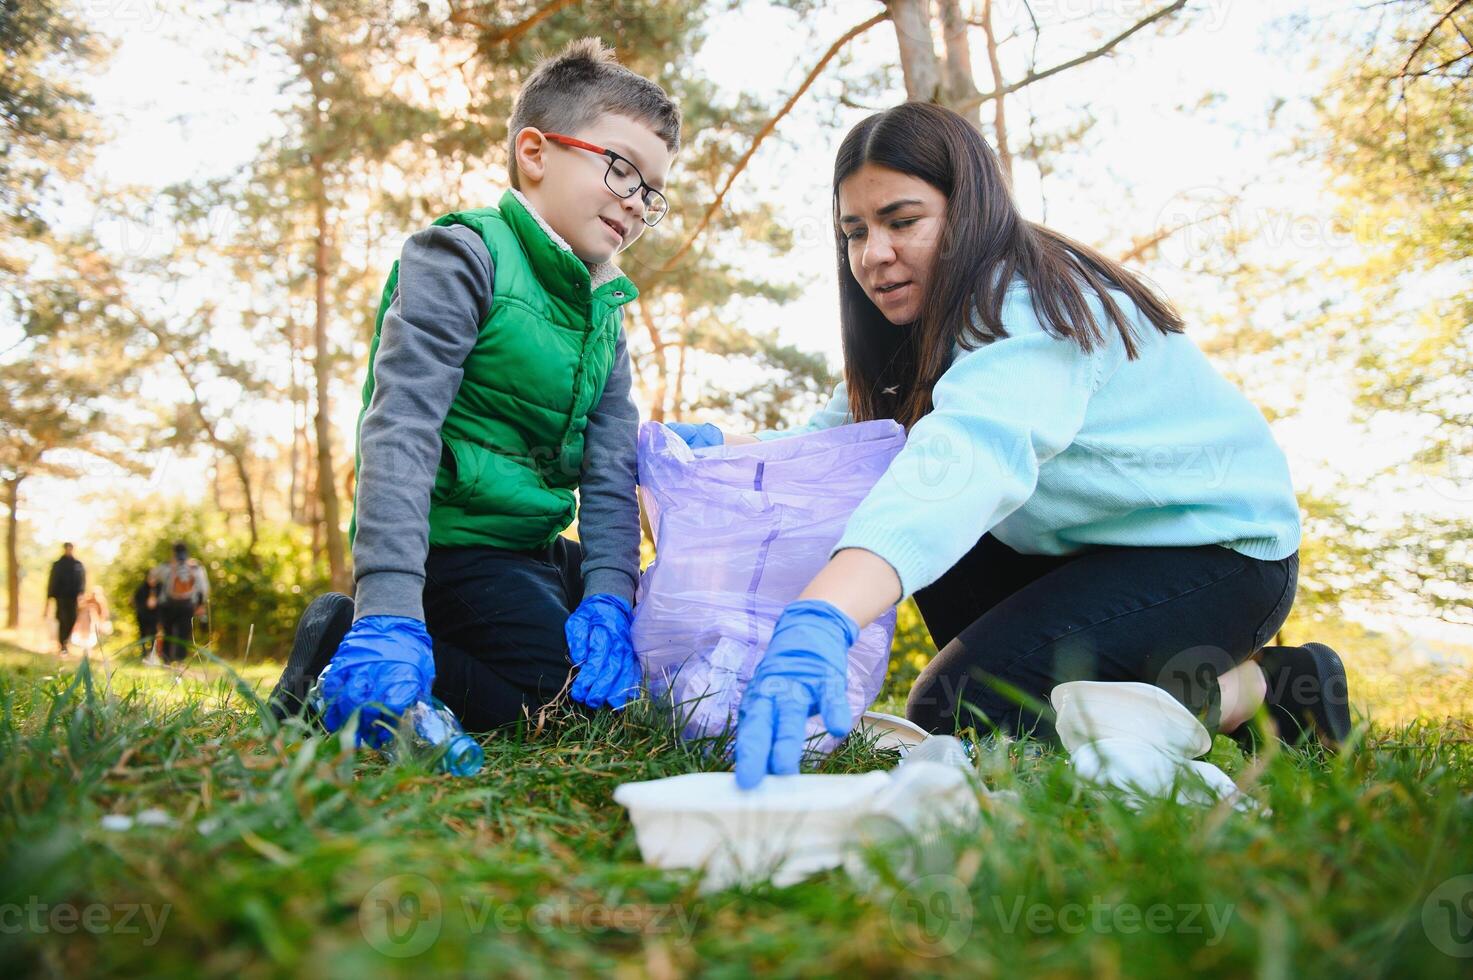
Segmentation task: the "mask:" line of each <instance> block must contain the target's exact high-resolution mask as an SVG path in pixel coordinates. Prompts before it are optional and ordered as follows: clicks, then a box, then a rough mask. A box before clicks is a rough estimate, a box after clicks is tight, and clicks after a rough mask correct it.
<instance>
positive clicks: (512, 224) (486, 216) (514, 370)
mask: <svg viewBox="0 0 1473 980" xmlns="http://www.w3.org/2000/svg"><path fill="white" fill-rule="evenodd" d="M434 223H435V224H437V225H449V224H461V225H465V226H466V227H468V228H472V229H474V230H475V231H476V232H477V233H478V234H479V235H480V236H481V239H482V241H484V242H485V243H486V248H487V249H488V250H489V251H490V253H491V261H492V263H493V267H494V269H495V284H494V288H493V298H492V302H491V310H490V312H489V313H488V314H487V316H486V319H485V322H483V323H482V324H481V327H480V332H479V334H478V335H477V337H476V344H475V347H474V348H473V349H472V350H471V352H470V355H469V356H468V357H467V358H466V360H465V364H464V365H463V368H464V371H465V375H464V378H463V379H462V381H461V384H460V390H459V391H458V392H457V393H456V395H455V400H454V401H453V402H452V403H451V405H450V411H449V414H447V415H446V417H445V422H444V424H443V425H442V426H441V428H440V441H441V455H440V466H439V470H438V471H437V473H436V474H435V485H434V490H433V491H432V493H431V495H430V539H429V540H430V545H431V546H432V547H465V546H469V545H489V546H492V547H497V548H514V549H518V550H524V549H529V548H540V547H543V546H545V545H547V544H549V543H550V542H551V541H552V540H553V539H554V538H556V537H557V535H558V534H559V533H560V532H561V531H562V530H563V529H564V528H566V527H567V526H568V525H569V524H571V523H572V522H573V517H574V514H575V512H576V503H575V500H574V497H573V491H574V489H575V488H576V487H577V486H578V479H579V473H580V470H581V468H582V464H583V432H584V430H585V429H586V428H587V427H588V413H589V412H590V411H591V410H592V409H593V407H594V406H595V405H597V404H598V401H599V398H600V397H601V396H602V395H603V390H604V385H605V384H606V383H607V381H608V378H609V372H610V371H611V370H612V369H613V365H614V347H615V342H616V340H617V339H618V331H619V320H620V312H619V310H620V308H621V307H622V306H623V305H624V304H625V303H628V302H629V301H631V300H632V299H634V298H635V296H636V295H638V294H637V292H636V290H635V288H634V284H633V283H631V282H630V281H629V280H628V279H627V278H626V277H624V276H617V277H615V278H614V279H612V280H610V281H609V282H606V283H603V284H602V285H600V286H599V287H598V288H597V289H593V288H592V280H591V279H590V278H589V272H588V267H587V266H586V265H584V264H583V262H582V260H580V259H579V258H578V257H577V256H576V255H574V254H573V253H572V252H571V251H569V250H568V249H566V248H564V247H563V246H561V245H559V244H558V243H557V242H555V241H553V240H552V238H550V237H549V236H548V234H547V232H546V231H545V230H544V229H543V227H542V225H540V224H539V223H538V220H537V218H536V217H534V216H533V215H532V214H531V213H530V212H529V211H528V210H527V208H526V207H525V206H524V205H523V204H522V202H521V201H519V200H517V198H516V196H515V195H514V194H513V193H512V192H511V191H507V192H506V194H505V195H503V197H502V198H501V202H500V204H498V205H497V206H496V207H494V208H480V209H477V210H474V211H456V212H454V213H453V214H447V215H445V216H443V217H441V218H437V219H436V220H435V222H434ZM398 282H399V263H398V262H397V261H396V262H395V263H394V266H393V268H392V269H391V270H390V272H389V279H388V282H386V283H385V284H384V291H383V296H382V298H381V299H380V300H379V307H378V315H377V316H376V317H375V319H374V325H373V342H372V344H371V345H370V346H369V350H368V374H367V377H366V378H365V379H364V381H363V408H362V410H361V411H360V412H359V414H358V431H359V432H360V433H361V431H362V428H363V413H364V412H366V411H367V410H368V405H369V402H370V401H371V400H372V399H373V387H374V383H373V361H374V357H375V355H376V354H377V353H378V346H379V336H380V331H381V330H382V329H383V323H384V313H385V312H386V311H387V310H388V308H389V303H390V302H391V300H392V299H393V296H394V290H395V288H396V287H397V285H398ZM354 441H355V447H356V445H357V442H358V440H357V439H356V438H355V440H354ZM360 466H361V457H360V456H359V455H358V453H357V452H356V451H355V454H354V468H355V473H356V472H357V471H358V469H359V468H360ZM357 527H358V514H357V500H356V494H355V500H354V513H353V520H352V522H351V523H350V525H349V528H348V539H349V542H350V544H351V542H352V540H353V538H354V536H355V535H356V533H357Z"/></svg>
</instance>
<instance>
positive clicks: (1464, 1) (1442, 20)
mask: <svg viewBox="0 0 1473 980" xmlns="http://www.w3.org/2000/svg"><path fill="white" fill-rule="evenodd" d="M1469 2H1470V0H1458V2H1457V3H1455V4H1453V5H1452V6H1451V7H1449V8H1447V11H1446V12H1445V13H1444V14H1443V15H1442V16H1441V17H1439V18H1437V22H1436V23H1435V24H1433V25H1432V26H1431V27H1429V28H1427V33H1425V34H1423V35H1422V39H1421V40H1420V41H1418V42H1417V43H1416V45H1414V46H1413V47H1412V52H1411V54H1409V55H1407V60H1406V61H1405V62H1404V63H1403V64H1402V66H1401V72H1400V74H1402V75H1406V74H1408V72H1407V69H1408V68H1410V67H1411V66H1412V62H1413V61H1415V60H1417V55H1419V54H1421V53H1422V49H1423V48H1425V47H1426V46H1427V45H1429V44H1431V43H1432V37H1433V35H1435V34H1436V33H1437V31H1438V29H1439V28H1441V27H1442V25H1443V24H1446V23H1447V22H1448V21H1450V20H1452V17H1453V14H1455V13H1457V12H1458V11H1459V10H1462V9H1463V8H1464V7H1465V6H1467V5H1468V3H1469ZM1453 26H1454V27H1457V23H1456V22H1454V23H1453ZM1461 60H1462V56H1460V57H1458V58H1455V59H1454V61H1461Z"/></svg>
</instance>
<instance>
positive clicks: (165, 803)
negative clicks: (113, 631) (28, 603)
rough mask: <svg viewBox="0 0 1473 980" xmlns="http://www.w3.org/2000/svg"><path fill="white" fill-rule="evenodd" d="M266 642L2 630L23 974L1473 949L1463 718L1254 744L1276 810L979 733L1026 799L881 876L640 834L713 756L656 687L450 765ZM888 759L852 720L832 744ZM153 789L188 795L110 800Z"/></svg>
mask: <svg viewBox="0 0 1473 980" xmlns="http://www.w3.org/2000/svg"><path fill="white" fill-rule="evenodd" d="M109 671H110V673H109ZM272 673H273V671H272V668H270V667H269V666H262V667H255V668H252V669H251V670H250V671H248V672H247V674H246V676H245V677H244V678H238V677H236V676H232V672H230V671H228V670H226V669H223V668H222V667H220V666H218V665H217V666H208V665H206V666H204V667H200V668H194V669H192V670H191V672H190V676H187V677H181V678H179V679H178V680H176V679H175V677H174V675H173V674H172V673H170V672H167V671H161V670H157V669H154V670H148V669H144V668H128V667H115V666H113V665H108V666H107V667H105V668H104V667H103V666H97V667H90V666H89V667H81V666H80V665H79V664H78V663H77V662H76V661H72V662H62V661H57V660H55V659H53V658H49V657H40V656H35V655H31V654H27V653H25V652H22V651H20V650H18V649H17V648H14V647H6V646H5V645H3V644H0V799H3V803H0V840H3V842H4V843H3V845H0V848H3V850H0V972H3V974H4V975H6V976H20V975H61V974H67V975H77V974H92V973H109V974H144V973H147V974H151V975H153V974H159V975H171V974H190V975H199V974H203V975H210V976H232V977H233V976H245V977H252V976H274V975H280V974H292V975H299V976H300V975H306V976H321V977H338V976H342V977H361V976H364V975H367V974H373V975H377V974H381V973H395V974H403V975H412V976H426V975H438V974H443V973H477V974H484V973H496V974H512V975H526V976H537V975H542V974H546V973H552V972H559V973H561V972H566V971H578V972H582V971H599V972H614V973H621V974H632V975H645V974H653V975H655V976H675V975H683V974H688V973H709V974H718V975H729V976H733V977H736V976H746V975H748V974H750V973H752V972H754V971H764V972H773V973H779V974H823V975H828V974H838V973H851V974H856V973H858V974H894V973H926V974H937V973H939V974H950V975H956V976H968V977H976V976H984V977H985V976H1008V977H1020V976H1034V975H1039V974H1045V975H1066V976H1089V977H1110V976H1144V975H1168V974H1169V975H1180V974H1186V973H1190V974H1208V975H1226V976H1243V975H1248V974H1259V975H1264V976H1290V975H1300V974H1307V975H1327V974H1334V975H1337V976H1341V975H1355V976H1361V975H1366V976H1374V975H1386V974H1394V975H1397V976H1403V975H1411V976H1417V975H1420V976H1438V975H1442V976H1453V975H1458V974H1459V973H1460V972H1462V973H1463V975H1466V973H1465V972H1464V971H1466V970H1467V968H1468V966H1469V965H1470V962H1473V961H1469V960H1466V959H1458V958H1454V957H1452V956H1450V955H1448V954H1447V953H1445V952H1443V951H1441V950H1440V949H1439V947H1438V945H1437V944H1436V943H1435V942H1434V940H1436V941H1438V942H1441V943H1442V946H1443V947H1444V948H1451V949H1453V950H1454V951H1461V952H1465V953H1473V939H1470V940H1469V942H1468V943H1465V944H1464V945H1463V946H1461V947H1458V946H1456V945H1453V946H1449V944H1450V943H1456V937H1455V936H1454V935H1453V934H1451V933H1449V932H1448V931H1447V929H1446V927H1445V924H1444V919H1440V918H1439V917H1438V916H1439V915H1444V914H1445V913H1444V912H1443V911H1442V909H1443V906H1441V905H1439V904H1438V898H1439V896H1441V897H1450V898H1452V899H1454V900H1456V899H1457V898H1458V897H1459V896H1460V894H1461V893H1459V892H1458V889H1459V887H1460V884H1461V883H1459V882H1453V883H1452V884H1451V885H1449V886H1446V887H1445V888H1444V890H1443V892H1441V893H1439V895H1434V896H1433V897H1432V901H1431V902H1430V903H1429V901H1428V899H1429V895H1432V893H1433V892H1434V890H1435V889H1437V888H1438V886H1439V885H1441V884H1442V883H1443V882H1446V881H1448V880H1449V879H1452V878H1455V877H1456V876H1458V875H1464V874H1473V835H1470V833H1469V829H1470V827H1473V748H1470V744H1469V740H1468V729H1467V728H1466V726H1463V727H1459V725H1458V724H1457V723H1456V722H1452V721H1450V722H1447V723H1444V724H1439V725H1436V726H1433V725H1428V724H1425V723H1415V724H1411V725H1404V726H1401V727H1398V728H1394V729H1390V728H1380V727H1372V728H1371V729H1370V731H1369V732H1368V733H1367V735H1366V737H1365V739H1364V741H1363V742H1362V743H1361V744H1360V745H1358V746H1357V747H1356V748H1355V749H1354V750H1353V751H1351V752H1348V753H1346V754H1345V755H1343V756H1339V757H1325V756H1321V755H1318V754H1315V753H1312V752H1298V751H1292V750H1283V751H1275V752H1272V753H1266V754H1265V755H1263V756H1260V757H1258V758H1256V759H1246V760H1241V766H1240V767H1239V769H1238V772H1237V773H1236V774H1235V775H1236V776H1237V778H1238V779H1239V780H1240V782H1241V783H1242V784H1243V785H1245V786H1247V787H1249V789H1250V791H1251V792H1252V794H1253V795H1254V796H1255V797H1256V798H1257V799H1259V800H1260V801H1261V802H1262V803H1263V804H1264V805H1265V807H1266V808H1267V810H1268V811H1269V812H1267V813H1264V814H1260V815H1246V814H1242V813H1235V812H1232V811H1230V810H1225V809H1216V810H1197V809H1187V808H1181V807H1177V806H1175V805H1172V804H1166V803H1161V804H1156V805H1152V806H1149V807H1147V808H1146V809H1145V810H1143V811H1142V812H1139V813H1133V812H1131V811H1130V810H1128V809H1126V808H1125V807H1124V806H1123V805H1122V804H1121V803H1119V802H1118V801H1115V800H1112V799H1108V798H1104V797H1101V796H1099V795H1097V794H1094V793H1092V792H1090V791H1088V790H1086V789H1084V788H1083V787H1081V786H1080V785H1079V784H1078V783H1077V781H1076V780H1075V778H1074V777H1073V774H1072V771H1071V770H1070V769H1069V767H1068V766H1067V765H1066V763H1065V761H1064V759H1063V758H1062V757H1061V756H1060V755H1059V754H1056V753H1055V752H1054V751H1052V750H1050V749H1048V748H1046V747H1044V746H1041V745H1037V744H1033V743H1017V742H1013V743H1002V744H988V743H984V751H983V752H982V753H981V755H980V758H979V769H980V772H979V777H980V778H982V779H984V780H985V781H986V783H987V784H988V785H990V786H992V787H994V788H1002V789H1012V790H1016V791H1017V794H1018V798H1017V801H1016V803H1015V804H1008V803H1001V804H996V805H991V806H989V807H988V808H987V809H986V811H985V812H984V818H983V823H982V825H981V828H980V830H979V831H978V832H976V833H973V834H969V835H966V836H965V837H959V836H955V835H952V836H947V837H942V838H940V839H934V840H929V841H925V842H920V843H913V844H912V845H909V846H905V847H900V848H896V849H893V850H891V851H889V852H886V854H884V855H882V854H879V853H872V854H870V855H869V858H868V860H869V864H870V866H871V870H870V873H868V874H866V875H864V876H863V881H862V883H860V882H856V880H855V879H851V878H850V877H849V876H848V875H847V874H846V873H844V872H843V871H835V872H832V873H827V874H824V875H821V876H819V877H816V878H813V879H810V880H809V881H807V882H805V883H803V884H800V885H798V886H795V887H792V888H788V889H776V888H773V887H771V886H767V885H760V886H754V887H748V888H736V889H730V890H727V891H722V892H717V893H714V894H701V893H700V892H699V890H698V888H697V883H696V882H695V880H694V879H693V878H692V877H691V876H690V875H688V874H668V873H663V872H659V871H656V870H654V869H650V868H647V867H645V866H644V865H643V864H642V863H641V862H640V860H639V853H638V849H637V847H636V845H635V841H634V835H633V832H632V829H631V827H630V825H629V823H628V820H627V818H626V817H625V816H624V814H623V811H622V809H621V808H620V807H618V806H617V805H616V804H615V803H614V802H613V801H612V798H611V794H612V791H613V788H614V787H615V786H617V785H618V784H619V783H621V782H625V781H629V780H636V779H650V778H655V777H659V776H665V775H673V774H677V773H683V772H691V771H697V770H701V769H703V768H709V767H711V765H712V764H711V763H709V762H708V761H706V757H704V756H703V755H702V754H701V753H700V752H699V751H698V750H697V749H696V748H693V747H691V746H685V745H682V744H681V743H680V742H679V741H678V740H677V739H675V738H674V737H673V736H672V734H671V732H670V731H669V729H668V727H667V726H666V725H665V724H663V723H662V722H661V720H660V718H659V716H658V714H657V713H656V712H655V711H654V710H653V709H652V708H651V707H650V706H649V705H647V704H639V705H636V706H633V707H632V708H631V709H630V710H626V711H625V712H623V713H621V714H617V715H615V714H608V713H605V714H601V715H596V716H592V717H589V716H585V715H581V714H577V713H574V712H572V711H570V710H566V709H554V710H552V711H550V712H549V713H548V714H547V715H546V716H545V717H544V718H542V719H541V721H540V724H537V725H534V726H530V729H531V730H523V731H520V732H517V733H513V734H507V735H497V736H495V737H493V738H491V739H489V741H488V742H487V743H486V755H487V759H486V766H485V769H484V770H483V772H482V774H481V775H480V776H478V777H476V778H474V779H469V780H454V779H449V778H445V777H440V776H434V775H427V774H424V773H422V772H418V771H416V770H415V769H414V768H413V766H412V765H410V764H402V765H391V764H386V763H385V762H383V761H382V760H380V759H379V758H378V757H376V756H372V755H369V754H366V753H362V754H360V753H354V752H352V751H350V750H348V749H347V748H346V747H345V746H344V745H343V744H342V743H341V741H340V740H339V739H337V738H334V737H329V736H323V735H320V734H317V735H314V734H313V733H311V732H309V731H308V730H306V729H304V728H301V727H290V728H286V729H280V730H278V729H277V728H276V727H275V726H274V725H273V724H272V723H271V722H270V721H269V720H265V719H263V717H262V715H261V714H260V712H259V710H258V708H257V704H258V702H257V700H256V697H257V694H255V693H253V691H255V690H257V689H258V687H259V685H261V684H264V683H269V680H270V679H271V676H272ZM893 762H894V758H893V757H892V756H890V755H888V754H887V753H884V752H879V751H876V750H874V749H873V748H871V747H867V746H864V745H848V746H846V747H845V748H844V749H843V750H841V751H840V752H839V753H838V754H837V755H836V756H835V757H833V758H830V759H829V760H828V761H827V762H826V764H825V767H826V769H827V770H828V771H864V770H868V769H873V768H879V767H888V766H889V765H892V764H893ZM150 809H157V810H160V811H162V812H163V813H164V814H166V815H167V818H168V820H169V825H168V826H149V825H145V824H138V823H135V824H134V826H132V827H131V828H130V829H126V830H109V829H105V827H104V826H103V823H102V819H103V817H104V816H106V815H109V814H115V815H116V814H124V815H132V816H135V817H136V816H137V815H138V814H140V813H143V812H145V811H147V810H150ZM1468 883H1470V884H1473V879H1468ZM1470 900H1473V899H1470ZM43 906H44V908H42V907H43ZM1449 907H1454V908H1455V907H1456V906H1455V905H1454V906H1449ZM58 909H61V910H62V911H60V912H58V911H57V910H58ZM68 910H70V911H68ZM130 910H131V912H130ZM1424 912H1426V913H1427V914H1426V916H1425V917H1424ZM73 915H75V916H77V917H78V918H77V919H76V920H75V921H74V920H73V919H71V918H70V916H73ZM89 915H90V916H91V917H92V918H91V919H90V920H88V919H87V918H86V917H87V916H89ZM125 917H127V918H126V921H125ZM89 923H90V928H89ZM17 924H19V928H17V927H16V926H17ZM68 927H70V931H68ZM416 928H417V929H418V931H415V930H416ZM421 947H423V948H421Z"/></svg>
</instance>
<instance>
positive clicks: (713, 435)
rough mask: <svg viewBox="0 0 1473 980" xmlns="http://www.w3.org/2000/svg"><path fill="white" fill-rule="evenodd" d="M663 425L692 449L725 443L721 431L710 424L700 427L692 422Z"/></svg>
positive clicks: (706, 423) (704, 423) (703, 424)
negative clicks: (673, 431) (672, 430)
mask: <svg viewBox="0 0 1473 980" xmlns="http://www.w3.org/2000/svg"><path fill="white" fill-rule="evenodd" d="M665 424H666V425H668V426H670V428H672V429H674V430H675V434H676V435H678V436H680V438H682V439H684V440H685V444H686V445H687V446H689V447H690V448H692V449H703V448H705V447H706V446H719V445H721V444H722V443H723V442H725V441H726V438H725V437H724V436H723V435H722V434H721V430H720V429H718V428H716V426H714V425H712V424H711V423H710V422H702V423H701V424H700V425H696V424H695V423H694V422H666V423H665Z"/></svg>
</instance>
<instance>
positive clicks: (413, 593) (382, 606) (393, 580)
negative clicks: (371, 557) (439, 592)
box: [353, 572, 425, 623]
mask: <svg viewBox="0 0 1473 980" xmlns="http://www.w3.org/2000/svg"><path fill="white" fill-rule="evenodd" d="M424 590H425V580H424V576H423V575H414V574H411V573H409V572H370V573H369V574H367V575H364V576H363V577H362V578H360V579H359V580H358V586H357V590H356V591H357V594H356V595H355V597H354V599H353V620H354V622H357V621H358V620H360V619H362V618H363V617H364V616H407V617H408V618H410V619H417V620H419V621H420V622H421V623H422V622H424V619H425V607H424Z"/></svg>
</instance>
